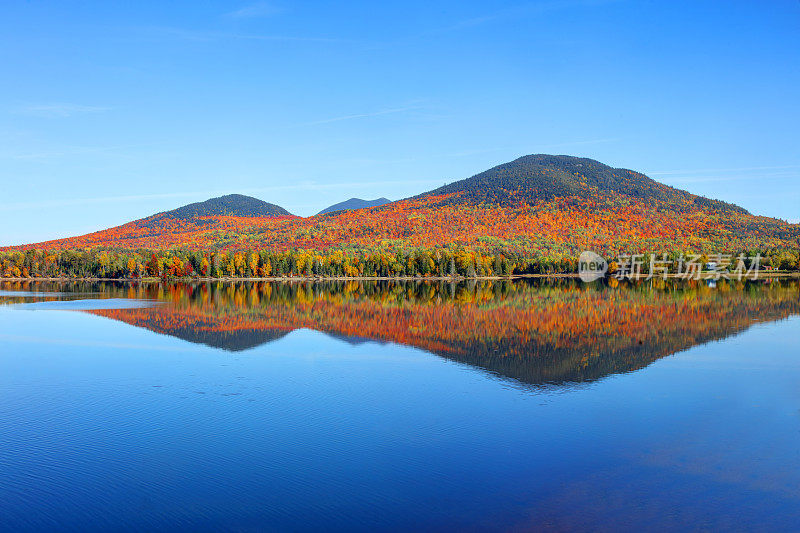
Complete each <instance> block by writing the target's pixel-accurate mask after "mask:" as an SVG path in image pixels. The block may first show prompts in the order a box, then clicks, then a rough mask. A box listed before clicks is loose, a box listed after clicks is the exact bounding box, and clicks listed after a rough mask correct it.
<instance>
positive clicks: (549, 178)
mask: <svg viewBox="0 0 800 533" xmlns="http://www.w3.org/2000/svg"><path fill="white" fill-rule="evenodd" d="M385 200H386V199H385V198H381V199H378V200H373V201H372V202H369V203H374V202H377V201H385ZM364 203H367V202H366V201H364V200H359V199H356V198H354V199H351V200H348V201H347V202H342V203H341V204H337V205H335V206H331V207H330V208H328V209H326V210H324V211H323V212H326V211H328V212H327V213H326V214H325V216H314V217H308V218H302V217H296V216H292V215H290V214H289V212H288V211H286V210H285V209H283V208H281V207H278V206H276V205H273V204H268V203H266V202H262V201H261V200H258V199H255V198H251V197H247V196H241V195H228V196H223V197H220V198H212V199H211V200H208V201H206V202H200V203H197V204H190V205H188V206H184V207H181V208H178V209H175V210H173V211H167V212H164V213H158V214H156V215H153V216H151V217H148V218H144V219H140V220H135V221H133V222H129V223H127V224H124V225H122V226H117V227H115V228H110V229H107V230H102V231H98V232H95V233H90V234H88V235H83V236H79V237H72V238H68V239H60V240H56V241H48V242H44V243H37V244H28V245H22V246H17V247H11V248H10V249H17V250H20V249H31V248H39V249H48V250H64V249H76V248H93V247H98V246H103V247H109V248H116V249H140V248H147V249H165V248H182V249H191V250H220V249H221V250H270V251H273V252H276V251H277V252H286V251H290V250H303V251H310V250H318V251H328V250H343V251H344V250H347V251H348V253H352V252H356V251H359V252H363V251H367V250H376V249H381V250H393V252H392V253H401V254H402V253H403V250H408V249H411V248H452V247H455V246H460V247H470V248H472V249H479V250H483V251H484V252H485V253H487V254H489V255H491V254H514V255H516V256H518V257H525V258H532V259H531V260H533V259H535V260H536V261H539V262H540V263H541V262H542V261H543V260H545V259H546V260H547V261H552V262H556V261H562V260H565V259H566V258H570V257H573V258H574V257H577V256H578V255H579V254H580V253H581V251H582V250H594V251H596V252H597V253H600V254H601V255H612V256H613V255H615V254H618V253H620V252H621V251H625V252H628V253H649V252H659V251H685V252H689V251H702V252H707V253H712V252H727V253H730V252H733V251H741V250H767V249H789V248H791V249H792V250H795V249H796V248H797V239H798V238H800V225H798V224H789V223H787V222H786V221H783V220H778V219H774V218H769V217H762V216H756V215H752V214H750V213H748V211H747V210H746V209H743V208H742V207H739V206H737V205H734V204H730V203H726V202H721V201H719V200H712V199H709V198H704V197H702V196H698V195H696V194H692V193H690V192H688V191H684V190H680V189H676V188H673V187H669V186H667V185H664V184H663V183H659V182H657V181H655V180H653V179H651V178H649V177H647V176H645V175H644V174H641V173H639V172H635V171H632V170H627V169H619V168H613V167H611V166H608V165H605V164H603V163H600V162H598V161H594V160H592V159H586V158H578V157H571V156H565V155H545V154H534V155H527V156H524V157H520V158H518V159H515V160H514V161H511V162H508V163H504V164H501V165H498V166H496V167H493V168H491V169H489V170H486V171H484V172H481V173H479V174H476V175H474V176H472V177H470V178H466V179H463V180H460V181H456V182H453V183H450V184H448V185H445V186H444V187H440V188H438V189H434V190H432V191H428V192H424V193H422V194H420V195H418V196H415V197H412V198H406V199H404V200H399V201H395V202H389V203H387V204H383V205H382V206H381V207H380V209H364V210H354V209H353V208H354V207H359V206H362V205H364ZM333 209H337V210H336V211H331V210H333ZM397 257H399V256H395V259H393V260H392V261H388V260H387V261H385V263H386V264H385V265H383V263H382V266H381V268H383V269H384V270H386V269H388V268H390V267H391V268H393V269H395V270H396V269H398V268H401V264H402V262H401V260H400V259H397ZM282 268H289V267H286V266H282Z"/></svg>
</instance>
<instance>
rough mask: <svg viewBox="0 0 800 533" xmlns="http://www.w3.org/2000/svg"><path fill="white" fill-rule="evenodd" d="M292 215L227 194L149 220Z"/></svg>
mask: <svg viewBox="0 0 800 533" xmlns="http://www.w3.org/2000/svg"><path fill="white" fill-rule="evenodd" d="M291 215H292V214H291V213H290V212H289V211H287V210H286V209H284V208H282V207H281V206H279V205H275V204H270V203H267V202H265V201H263V200H259V199H258V198H253V197H252V196H245V195H243V194H227V195H225V196H218V197H216V198H211V199H209V200H206V201H205V202H196V203H193V204H188V205H184V206H183V207H179V208H177V209H173V210H172V211H165V212H163V213H158V214H156V215H153V216H152V217H148V218H149V219H150V220H163V219H166V218H168V219H173V220H188V219H191V218H196V217H211V216H233V217H279V216H291Z"/></svg>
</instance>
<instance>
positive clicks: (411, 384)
mask: <svg viewBox="0 0 800 533" xmlns="http://www.w3.org/2000/svg"><path fill="white" fill-rule="evenodd" d="M798 340H800V317H798V316H791V317H789V318H787V319H781V320H778V321H775V322H768V323H764V324H756V325H753V326H751V327H750V328H748V329H746V330H745V331H743V332H741V333H738V334H735V335H732V336H729V337H727V338H725V339H723V340H719V341H713V342H710V343H707V344H702V345H697V346H694V347H691V348H689V349H687V350H684V351H681V352H678V353H676V354H673V355H669V356H666V357H663V358H661V359H658V360H657V361H655V362H653V363H652V364H649V365H648V366H646V367H645V368H642V369H639V370H636V371H632V372H628V373H621V374H610V375H608V376H605V377H603V378H602V379H599V380H596V381H592V382H586V383H578V384H573V385H571V386H563V387H559V386H541V387H531V386H528V385H526V384H522V383H519V382H516V381H514V380H512V379H507V378H505V377H503V376H498V375H497V374H496V373H493V372H488V371H486V370H483V369H481V368H477V367H473V366H469V365H467V364H463V363H458V362H454V361H452V360H448V359H445V358H442V357H439V356H437V355H434V354H432V353H429V352H426V351H424V350H421V349H418V348H414V347H411V346H403V345H399V344H395V343H391V342H388V343H387V342H381V343H378V342H369V341H368V342H361V343H351V342H346V341H345V340H340V339H337V338H335V337H332V336H329V335H327V334H325V333H322V332H318V331H313V330H310V329H299V330H294V331H291V332H289V333H288V334H287V335H285V336H283V337H281V338H279V339H277V340H274V341H272V342H269V343H265V344H261V345H259V346H256V347H254V348H252V349H248V350H243V351H235V352H232V351H226V350H222V349H219V348H215V347H211V346H206V345H203V344H195V343H190V342H187V341H185V340H181V339H179V338H177V337H173V336H167V335H163V334H158V333H154V332H152V331H150V330H147V329H142V328H137V327H134V326H132V325H128V324H125V323H123V322H119V321H115V320H109V319H107V318H104V317H101V316H95V315H92V314H89V313H85V312H79V311H64V310H59V309H48V308H46V307H44V308H41V307H40V308H35V310H29V309H26V308H25V306H24V305H22V306H14V307H8V306H6V307H0V343H1V345H2V354H0V529H2V530H4V531H52V530H59V531H175V530H187V531H223V530H225V531H287V530H293V531H297V530H300V531H304V530H326V531H336V530H339V531H354V530H364V531H376V530H391V531H396V530H427V531H430V530H451V531H463V530H548V529H552V530H593V531H596V530H606V531H619V530H626V531H641V530H687V529H689V530H697V529H713V530H719V529H725V530H742V531H753V530H761V531H776V530H782V531H791V530H797V529H798V527H799V526H800V386H798V384H800V343H798Z"/></svg>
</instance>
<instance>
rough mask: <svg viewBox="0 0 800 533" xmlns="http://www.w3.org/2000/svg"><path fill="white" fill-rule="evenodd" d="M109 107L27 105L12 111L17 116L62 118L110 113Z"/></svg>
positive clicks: (65, 104)
mask: <svg viewBox="0 0 800 533" xmlns="http://www.w3.org/2000/svg"><path fill="white" fill-rule="evenodd" d="M110 110H111V108H110V107H106V106H96V105H81V104H69V103H63V102H62V103H49V104H29V105H24V106H21V107H18V108H16V109H14V110H13V112H14V113H15V114H18V115H31V116H36V117H45V118H64V117H72V116H75V115H85V114H87V113H102V112H104V111H110Z"/></svg>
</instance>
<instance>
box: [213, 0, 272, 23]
mask: <svg viewBox="0 0 800 533" xmlns="http://www.w3.org/2000/svg"><path fill="white" fill-rule="evenodd" d="M281 11H282V10H281V9H278V8H277V7H275V6H273V5H272V4H269V3H267V2H256V3H254V4H250V5H247V6H244V7H242V8H239V9H237V10H235V11H231V12H230V13H226V14H225V16H226V17H229V18H234V19H250V18H261V17H271V16H273V15H277V14H279V13H280V12H281Z"/></svg>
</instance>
